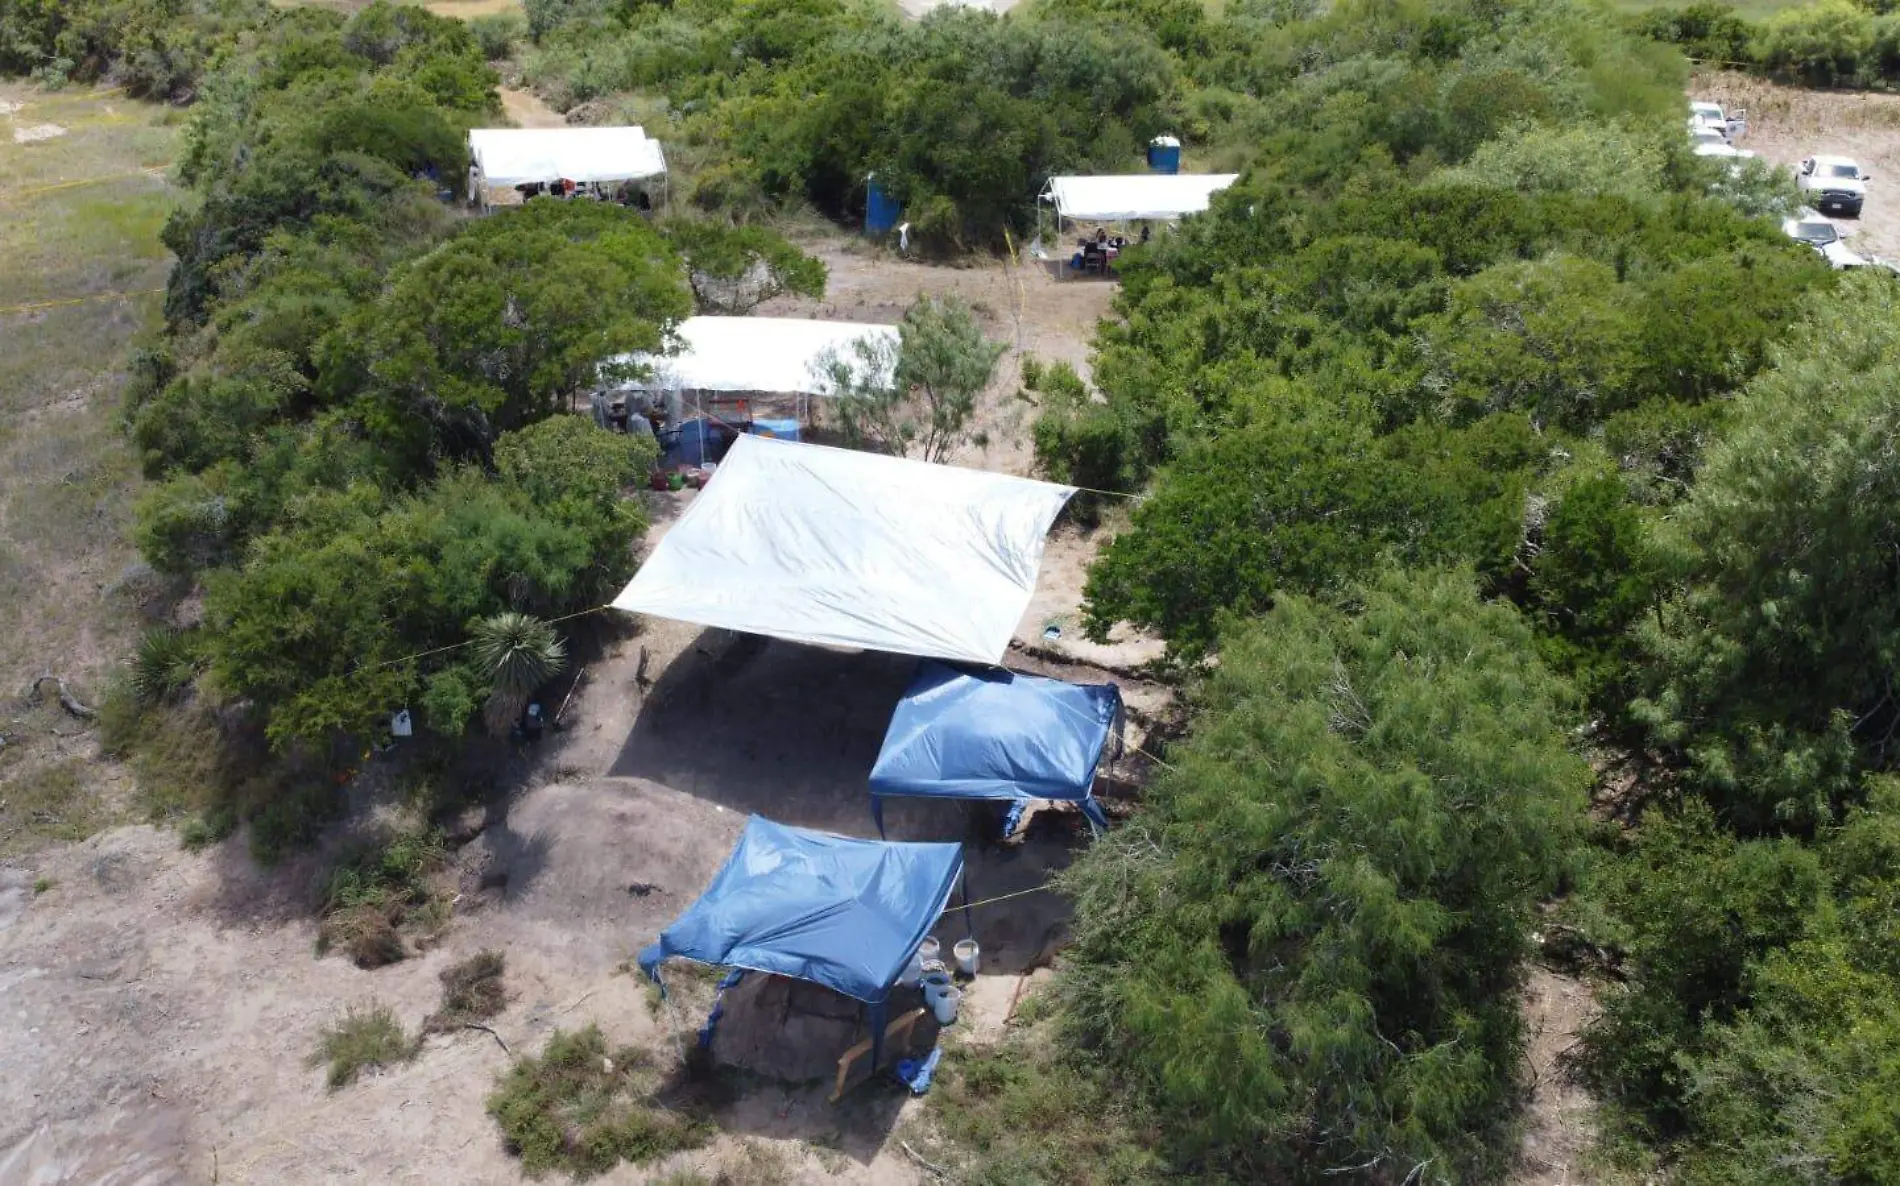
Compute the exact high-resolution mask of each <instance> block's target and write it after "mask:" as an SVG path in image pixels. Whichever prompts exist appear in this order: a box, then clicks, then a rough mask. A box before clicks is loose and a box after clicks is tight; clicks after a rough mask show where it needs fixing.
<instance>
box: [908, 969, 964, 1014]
mask: <svg viewBox="0 0 1900 1186" xmlns="http://www.w3.org/2000/svg"><path fill="white" fill-rule="evenodd" d="M918 987H919V988H921V989H923V990H924V1006H925V1007H926V1008H928V1009H929V1010H930V1011H931V1013H933V1014H935V1015H936V1018H937V1024H938V1025H953V1024H955V1022H956V1020H957V1005H958V1004H959V1003H960V1002H961V1001H962V1000H963V993H962V991H961V990H959V989H958V988H957V986H956V985H954V984H952V983H950V977H948V976H946V975H945V974H943V973H942V972H927V973H925V974H924V978H923V979H922V980H920V981H919V982H918Z"/></svg>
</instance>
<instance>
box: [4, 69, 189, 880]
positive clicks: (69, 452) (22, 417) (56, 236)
mask: <svg viewBox="0 0 1900 1186" xmlns="http://www.w3.org/2000/svg"><path fill="white" fill-rule="evenodd" d="M0 100H4V103H5V106H4V108H0V110H5V111H6V112H7V113H6V114H0V690H4V691H5V692H6V693H9V694H11V693H13V692H14V691H16V690H19V689H24V688H25V686H26V684H27V681H28V680H29V679H31V678H32V677H34V676H36V675H38V674H40V673H41V672H42V671H47V670H51V671H54V672H56V673H58V674H60V675H62V676H65V677H66V678H67V679H68V680H70V681H75V682H76V683H78V684H79V685H81V686H82V687H83V686H84V685H86V684H88V683H90V684H94V685H102V684H103V682H104V681H103V679H102V678H101V677H102V676H103V674H104V672H105V671H106V669H107V668H108V667H110V666H111V665H112V664H113V663H114V662H115V661H116V660H117V659H118V658H119V657H120V656H122V655H123V654H124V653H125V652H126V651H127V650H129V649H130V644H131V642H132V640H133V638H134V637H136V635H137V632H138V630H139V628H140V627H141V625H142V623H140V622H139V621H138V620H137V617H138V615H137V614H136V613H135V612H130V611H129V609H128V607H127V606H126V604H125V603H124V601H123V599H119V598H115V597H113V596H111V595H110V594H111V592H112V590H114V589H115V588H117V587H119V586H120V585H121V584H122V583H123V582H122V577H123V576H124V575H125V574H126V573H127V571H128V570H130V569H132V568H133V567H134V562H135V560H136V556H135V554H134V552H133V549H132V547H131V545H130V544H129V543H128V541H127V539H126V527H127V525H128V524H129V522H130V508H131V504H132V501H133V498H134V495H135V493H136V489H137V485H138V476H137V473H136V467H135V465H134V463H133V459H132V456H131V453H130V450H129V449H128V448H127V445H126V442H125V440H124V438H123V437H122V436H121V434H120V432H119V427H118V424H119V417H118V411H119V385H120V379H121V369H120V368H121V365H122V363H123V361H124V359H125V358H126V356H127V353H128V350H129V347H130V344H131V342H132V341H133V339H134V338H135V337H136V336H137V335H138V334H140V333H141V332H144V331H146V330H148V329H150V328H151V327H152V326H153V324H154V323H155V322H156V319H157V313H158V308H159V301H160V298H159V297H158V296H157V295H154V294H151V293H149V292H147V291H146V290H151V289H157V288H160V287H162V286H163V284H164V282H165V275H166V271H167V268H168V266H169V259H168V257H167V255H166V253H165V250H164V248H163V247H162V246H160V244H159V242H158V231H159V228H160V227H161V226H162V225H163V223H164V220H165V217H166V215H167V214H168V213H169V212H170V210H171V208H172V206H173V205H174V203H175V201H176V200H177V199H176V195H175V193H174V191H172V190H171V189H170V188H169V187H168V186H167V185H166V184H165V181H164V178H163V175H162V171H163V168H164V166H165V165H166V164H167V163H168V162H169V160H170V158H171V154H172V150H173V144H174V141H175V139H176V136H177V119H178V117H177V113H175V112H171V111H169V110H167V109H164V108H159V107H154V106H149V105H146V104H140V103H135V102H131V101H129V100H126V99H125V98H124V97H123V96H122V95H100V94H94V93H91V92H87V91H71V92H60V93H47V92H42V91H39V90H36V89H34V88H32V87H29V86H25V85H23V84H18V83H6V84H0ZM15 104H18V105H20V106H19V107H18V108H17V109H15V108H14V105H15ZM42 125H56V126H57V127H59V128H62V129H64V132H63V134H61V135H57V136H52V137H50V138H48V139H43V140H37V141H34V142H31V143H21V142H19V141H17V140H16V139H15V135H14V133H15V132H16V131H18V130H20V129H23V128H28V127H39V126H42ZM127 292H131V293H143V294H144V295H134V296H130V297H123V298H121V297H118V296H115V295H113V294H119V293H127ZM101 296H104V297H106V298H108V299H100V300H84V301H83V302H82V303H79V304H64V305H56V306H52V307H47V308H38V309H20V308H18V306H20V305H28V304H36V303H40V302H49V301H64V300H70V299H74V298H92V297H101ZM95 690H96V689H95ZM6 732H7V734H8V744H7V746H6V748H5V750H4V751H0V784H3V786H4V789H0V798H4V799H6V800H8V807H7V808H6V809H4V810H0V853H14V852H20V851H24V850H27V849H30V848H33V847H37V846H39V845H42V844H46V843H53V842H59V841H66V840H74V839H79V838H81V837H83V836H85V835H88V834H90V832H92V831H94V830H97V829H98V828H100V827H104V826H106V825H108V824H110V823H112V822H114V821H115V820H116V819H117V818H118V815H119V814H120V812H119V805H117V804H115V803H112V802H109V801H107V797H106V796H104V795H103V794H102V792H101V789H100V787H99V785H97V784H98V783H99V780H98V778H97V777H96V772H95V771H94V770H92V769H90V768H89V766H88V764H87V763H86V762H84V761H82V760H80V759H78V758H76V757H75V756H74V755H75V754H76V753H84V752H87V751H89V749H90V746H89V743H88V742H87V741H86V740H84V739H80V738H78V737H77V735H78V734H81V733H83V732H85V728H84V726H83V724H82V722H79V721H76V720H74V719H72V718H70V717H67V718H63V719H49V720H45V721H41V720H38V719H37V714H35V719H29V720H25V721H22V722H16V723H15V724H13V725H12V726H10V727H8V728H7V730H6ZM20 813H24V814H20Z"/></svg>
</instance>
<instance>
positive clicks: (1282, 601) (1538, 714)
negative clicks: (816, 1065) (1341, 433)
mask: <svg viewBox="0 0 1900 1186" xmlns="http://www.w3.org/2000/svg"><path fill="white" fill-rule="evenodd" d="M1356 600H1357V602H1358V611H1357V613H1355V614H1352V615H1348V614H1345V613H1342V612H1340V611H1337V610H1332V609H1328V608H1326V607H1325V606H1324V605H1322V604H1320V603H1318V602H1315V601H1313V600H1311V599H1309V598H1305V597H1300V596H1284V597H1281V598H1278V599H1277V600H1276V604H1275V607H1274V609H1273V610H1272V612H1271V613H1268V614H1266V615H1265V616H1264V617H1262V618H1260V619H1258V620H1257V621H1255V622H1252V623H1249V624H1247V625H1245V626H1239V625H1237V626H1236V628H1235V630H1234V632H1233V633H1231V634H1230V635H1228V636H1227V637H1226V638H1225V639H1224V641H1223V646H1222V648H1221V662H1220V665H1219V667H1218V668H1217V669H1216V670H1215V671H1214V672H1213V673H1211V675H1210V676H1209V678H1208V680H1207V683H1206V686H1205V688H1204V689H1203V691H1202V693H1201V695H1200V698H1199V703H1198V710H1199V711H1198V715H1197V723H1196V725H1195V727H1194V729H1193V731H1192V734H1191V736H1190V738H1189V740H1188V742H1187V743H1186V744H1185V745H1184V746H1182V747H1179V748H1178V749H1176V750H1174V751H1172V752H1171V755H1170V760H1169V764H1170V769H1169V770H1167V771H1166V772H1164V773H1163V774H1162V775H1161V777H1160V778H1158V779H1157V781H1156V783H1155V784H1154V785H1153V786H1152V787H1151V788H1150V789H1149V793H1148V799H1147V806H1146V808H1145V810H1144V812H1143V813H1142V814H1141V815H1140V816H1138V817H1137V818H1136V819H1135V820H1134V821H1132V822H1131V823H1129V824H1128V825H1126V826H1124V827H1122V828H1120V829H1118V830H1117V831H1116V832H1114V833H1112V834H1111V835H1110V836H1109V837H1107V838H1105V839H1104V840H1102V841H1100V842H1098V843H1097V844H1096V845H1095V846H1094V847H1093V848H1092V849H1091V850H1090V851H1089V852H1088V853H1087V854H1086V855H1085V856H1084V857H1083V858H1082V860H1081V861H1080V862H1079V863H1078V864H1077V866H1076V867H1075V869H1074V870H1073V871H1072V872H1071V873H1070V874H1069V876H1068V878H1067V884H1068V886H1069V888H1070V889H1071V890H1072V891H1073V892H1074V893H1075V894H1076V898H1077V924H1076V925H1077V941H1076V945H1075V946H1074V948H1072V949H1071V952H1070V955H1069V959H1068V962H1067V965H1066V968H1065V971H1064V974H1063V978H1062V993H1063V995H1064V998H1065V1001H1066V1003H1067V1008H1068V1016H1069V1018H1070V1020H1071V1024H1072V1025H1073V1026H1074V1028H1075V1030H1076V1031H1077V1037H1078V1039H1079V1040H1081V1041H1083V1042H1085V1043H1087V1044H1088V1045H1089V1046H1090V1047H1091V1048H1093V1049H1096V1050H1097V1051H1099V1053H1100V1056H1101V1057H1103V1058H1104V1059H1107V1060H1108V1061H1109V1062H1110V1063H1111V1064H1112V1065H1113V1066H1115V1067H1116V1068H1117V1069H1118V1070H1119V1071H1120V1073H1121V1074H1122V1075H1123V1076H1124V1077H1125V1079H1126V1081H1127V1083H1128V1084H1129V1086H1130V1087H1132V1088H1133V1089H1135V1090H1137V1091H1139V1092H1141V1093H1142V1094H1143V1095H1144V1096H1146V1097H1147V1098H1148V1099H1149V1100H1150V1101H1151V1102H1152V1104H1153V1106H1154V1107H1155V1108H1156V1110H1157V1111H1158V1113H1159V1115H1160V1117H1161V1119H1162V1120H1163V1121H1164V1122H1165V1125H1166V1126H1165V1128H1164V1130H1163V1132H1164V1136H1163V1140H1164V1142H1165V1143H1166V1145H1167V1147H1168V1149H1169V1152H1170V1153H1172V1154H1173V1155H1174V1156H1175V1157H1176V1158H1177V1159H1179V1160H1178V1161H1177V1164H1180V1165H1184V1166H1192V1167H1195V1168H1197V1169H1199V1170H1202V1171H1204V1172H1212V1173H1216V1174H1222V1175H1226V1176H1230V1177H1231V1178H1232V1179H1233V1180H1245V1181H1263V1180H1272V1181H1301V1182H1323V1181H1333V1180H1336V1178H1337V1176H1338V1175H1340V1174H1344V1173H1351V1174H1353V1175H1354V1176H1355V1177H1357V1178H1358V1179H1359V1180H1361V1181H1374V1182H1389V1183H1398V1182H1402V1181H1405V1182H1447V1183H1449V1182H1466V1181H1475V1180H1480V1179H1481V1178H1483V1177H1485V1176H1487V1174H1488V1173H1490V1172H1492V1171H1493V1170H1494V1169H1495V1168H1496V1167H1497V1166H1498V1165H1499V1164H1500V1160H1501V1158H1502V1157H1503V1156H1504V1154H1503V1152H1502V1150H1501V1148H1500V1146H1499V1144H1498V1142H1499V1140H1500V1138H1501V1137H1502V1134H1503V1131H1504V1130H1503V1128H1502V1127H1501V1122H1502V1121H1503V1118H1504V1117H1505V1116H1506V1115H1507V1114H1508V1110H1509V1106H1510V1102H1511V1100H1512V1098H1513V1091H1514V1088H1513V1083H1514V1080H1513V1075H1514V1073H1515V1067H1516V1065H1517V1058H1518V1055H1519V1044H1520V1041H1521V1037H1522V1023H1521V1021H1520V1019H1519V1016H1518V1012H1517V996H1516V993H1517V985H1518V982H1519V979H1520V976H1521V972H1520V968H1521V966H1522V965H1521V961H1522V959H1523V957H1524V954H1525V946H1526V944H1527V942H1528V939H1527V932H1528V927H1529V923H1530V911H1531V908H1532V906H1533V904H1534V903H1535V902H1536V901H1537V900H1538V898H1539V897H1540V896H1542V895H1543V894H1545V893H1547V892H1548V891H1549V890H1550V889H1551V888H1552V887H1553V886H1554V885H1555V884H1556V881H1557V878H1558V876H1559V873H1560V870H1561V869H1562V867H1563V864H1564V859H1565V857H1564V853H1565V849H1566V838H1567V837H1568V836H1569V835H1570V834H1571V829H1572V828H1573V826H1574V823H1575V821H1576V819H1577V818H1578V812H1579V810H1580V807H1581V803H1582V792H1583V787H1584V786H1585V784H1586V782H1587V781H1588V771H1587V769H1586V767H1585V766H1584V764H1583V763H1582V762H1581V761H1580V760H1579V759H1578V758H1576V757H1574V756H1573V755H1571V754H1570V753H1569V752H1568V751H1567V749H1566V746H1565V735H1564V727H1565V725H1566V714H1567V711H1568V705H1569V700H1568V695H1567V693H1566V691H1565V689H1564V687H1563V686H1562V684H1561V683H1560V682H1558V681H1557V680H1555V679H1554V678H1553V677H1551V676H1550V675H1549V674H1547V673H1546V672H1545V671H1544V670H1543V669H1542V668H1541V667H1540V666H1539V665H1538V663H1537V661H1536V660H1535V658H1534V657H1532V655H1531V653H1530V636H1529V631H1528V629H1527V627H1526V626H1525V624H1524V623H1523V622H1522V621H1521V620H1520V619H1519V618H1518V616H1517V615H1516V614H1515V613H1514V612H1513V611H1512V610H1511V609H1510V608H1509V607H1507V606H1502V605H1497V604H1491V605H1484V604H1480V603H1479V602H1478V600H1477V599H1476V596H1475V590H1474V587H1473V583H1472V580H1471V578H1470V576H1469V575H1459V574H1455V573H1444V572H1424V573H1415V574H1411V575H1398V574H1392V575H1388V576H1385V577H1383V578H1381V579H1379V580H1377V581H1375V582H1373V583H1371V584H1370V585H1369V586H1368V587H1366V588H1365V589H1364V590H1363V591H1362V592H1361V593H1360V594H1359V595H1358V597H1357V599H1356Z"/></svg>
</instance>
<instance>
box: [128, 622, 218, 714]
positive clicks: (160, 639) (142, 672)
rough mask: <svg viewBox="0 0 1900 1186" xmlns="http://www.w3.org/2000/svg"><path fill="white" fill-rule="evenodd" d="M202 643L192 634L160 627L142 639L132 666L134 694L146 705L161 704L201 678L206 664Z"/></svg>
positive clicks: (147, 632) (150, 631) (149, 631)
mask: <svg viewBox="0 0 1900 1186" xmlns="http://www.w3.org/2000/svg"><path fill="white" fill-rule="evenodd" d="M203 662H204V658H203V653H202V651H201V650H200V648H199V642H198V639H197V638H196V637H195V636H194V635H192V634H191V633H190V632H189V631H184V630H174V629H172V628H171V627H169V626H160V627H157V628H155V629H152V630H148V631H146V632H145V636H144V637H143V638H141V639H139V653H138V656H137V657H136V658H135V659H134V660H133V662H132V690H133V692H134V693H135V694H136V695H137V697H138V699H139V702H140V703H142V704H148V705H150V704H157V703H158V702H159V701H161V700H163V699H165V698H166V697H167V696H170V695H172V694H173V693H174V692H177V691H179V690H180V689H182V688H186V687H189V686H190V685H191V682H192V681H193V680H195V679H197V678H198V670H199V668H200V666H201V665H202V664H203Z"/></svg>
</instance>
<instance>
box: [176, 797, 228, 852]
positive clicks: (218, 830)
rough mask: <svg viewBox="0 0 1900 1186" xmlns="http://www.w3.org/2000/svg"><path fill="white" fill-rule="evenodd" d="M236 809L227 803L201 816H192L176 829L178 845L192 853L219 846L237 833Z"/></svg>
mask: <svg viewBox="0 0 1900 1186" xmlns="http://www.w3.org/2000/svg"><path fill="white" fill-rule="evenodd" d="M237 826H238V817H237V809H236V808H234V807H232V806H231V805H230V804H228V803H221V804H218V805H217V806H215V807H212V808H210V809H209V810H207V811H206V812H205V813H204V814H202V815H194V816H192V817H191V818H190V819H188V820H186V821H185V826H184V827H182V828H180V829H178V840H179V843H181V844H183V845H184V846H185V847H186V848H188V849H190V850H191V851H193V852H197V851H198V850H199V849H201V848H207V847H209V846H211V845H213V844H221V843H223V842H224V841H225V840H227V839H229V838H230V836H231V834H232V833H233V832H235V831H237Z"/></svg>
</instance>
